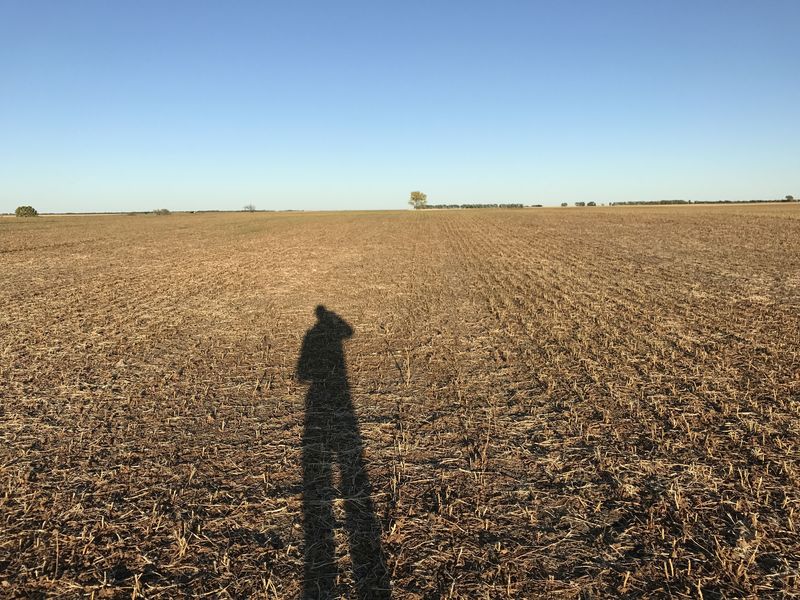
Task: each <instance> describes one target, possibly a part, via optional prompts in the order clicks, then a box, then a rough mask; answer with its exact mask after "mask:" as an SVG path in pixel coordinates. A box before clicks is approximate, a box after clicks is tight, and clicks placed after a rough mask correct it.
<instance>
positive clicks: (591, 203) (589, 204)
mask: <svg viewBox="0 0 800 600" xmlns="http://www.w3.org/2000/svg"><path fill="white" fill-rule="evenodd" d="M586 206H597V202H589V203H588V204H587V205H586Z"/></svg>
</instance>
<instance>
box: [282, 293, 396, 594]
mask: <svg viewBox="0 0 800 600" xmlns="http://www.w3.org/2000/svg"><path fill="white" fill-rule="evenodd" d="M316 316H317V322H316V324H315V325H314V326H313V327H311V328H310V329H309V330H308V331H307V332H306V335H305V338H304V339H303V345H302V348H301V350H300V358H299V360H298V362H297V375H298V377H299V379H300V380H301V381H304V382H308V383H310V386H309V388H308V393H307V394H306V403H305V423H304V430H303V530H304V536H305V558H304V559H305V569H304V579H303V598H305V599H307V600H310V599H312V598H313V599H323V598H334V597H339V596H340V595H342V592H341V591H340V590H338V589H337V587H338V585H337V581H338V568H337V563H336V556H335V550H336V547H335V540H334V529H335V528H336V527H337V523H336V515H335V514H334V508H333V507H334V500H335V499H336V498H341V499H342V504H343V505H344V524H343V525H344V529H345V532H346V535H347V539H348V544H349V547H350V559H351V563H352V570H353V579H354V580H355V584H356V590H357V594H358V598H360V599H367V598H381V599H388V598H390V597H391V590H390V587H389V574H388V571H387V568H386V559H385V555H384V551H383V547H382V545H381V531H380V524H379V522H378V519H377V517H376V515H375V508H374V505H373V502H372V497H371V496H372V486H371V485H370V481H369V477H368V475H367V471H366V469H365V465H364V442H363V441H362V439H361V432H360V431H359V427H358V421H357V419H356V415H355V411H354V410H353V402H352V400H351V398H350V385H349V383H348V380H347V366H346V364H345V355H344V347H343V342H344V340H346V339H347V338H350V337H352V335H353V328H352V327H350V325H348V324H347V322H346V321H345V320H344V319H342V318H341V317H339V315H337V314H336V313H334V312H332V311H329V310H327V309H326V308H325V307H324V306H321V305H320V306H317V308H316ZM335 464H338V466H339V471H340V476H341V483H340V486H339V488H338V490H337V488H336V487H335V484H334V481H333V468H334V465H335Z"/></svg>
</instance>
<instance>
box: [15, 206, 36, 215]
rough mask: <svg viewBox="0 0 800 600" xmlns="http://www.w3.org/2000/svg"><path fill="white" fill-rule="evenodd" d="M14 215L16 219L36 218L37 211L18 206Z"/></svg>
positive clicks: (30, 207)
mask: <svg viewBox="0 0 800 600" xmlns="http://www.w3.org/2000/svg"><path fill="white" fill-rule="evenodd" d="M14 214H15V215H17V216H18V217H38V216H39V211H37V210H36V209H35V208H33V207H32V206H18V207H17V210H15V211H14Z"/></svg>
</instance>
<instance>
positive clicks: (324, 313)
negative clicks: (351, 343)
mask: <svg viewBox="0 0 800 600" xmlns="http://www.w3.org/2000/svg"><path fill="white" fill-rule="evenodd" d="M314 314H315V315H317V324H316V325H315V326H314V327H313V328H312V330H311V331H314V330H316V332H315V333H318V334H323V335H325V337H329V338H349V337H352V335H353V328H352V327H350V325H349V324H348V323H347V321H345V320H344V319H343V318H342V317H340V316H339V315H337V314H336V313H335V312H333V311H332V310H328V309H327V308H325V307H324V306H323V305H322V304H319V305H317V308H315V309H314Z"/></svg>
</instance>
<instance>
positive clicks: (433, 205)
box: [415, 204, 542, 210]
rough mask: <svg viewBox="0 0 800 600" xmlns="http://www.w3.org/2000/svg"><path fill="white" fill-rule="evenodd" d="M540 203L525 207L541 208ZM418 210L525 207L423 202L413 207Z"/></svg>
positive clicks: (521, 205)
mask: <svg viewBox="0 0 800 600" xmlns="http://www.w3.org/2000/svg"><path fill="white" fill-rule="evenodd" d="M541 207H542V205H541V204H531V205H529V206H528V207H527V208H541ZM415 208H416V209H418V210H426V209H429V208H439V209H444V208H526V206H525V205H524V204H425V205H422V206H416V207H415Z"/></svg>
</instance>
